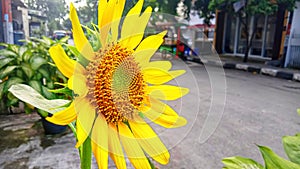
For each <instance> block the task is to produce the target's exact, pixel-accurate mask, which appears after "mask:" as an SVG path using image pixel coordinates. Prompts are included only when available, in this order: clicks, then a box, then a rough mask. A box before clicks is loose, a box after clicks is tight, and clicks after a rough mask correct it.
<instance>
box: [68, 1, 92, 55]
mask: <svg viewBox="0 0 300 169" xmlns="http://www.w3.org/2000/svg"><path fill="white" fill-rule="evenodd" d="M70 20H71V22H72V29H73V30H72V31H73V38H74V43H75V46H76V48H77V49H78V51H79V52H80V53H81V54H82V55H83V56H84V57H85V58H86V59H88V60H92V59H93V57H94V51H93V48H92V46H91V44H90V43H89V41H88V40H87V38H86V37H85V35H84V32H83V30H82V27H81V25H80V22H79V19H78V16H77V12H76V9H75V8H74V5H73V3H71V6H70Z"/></svg>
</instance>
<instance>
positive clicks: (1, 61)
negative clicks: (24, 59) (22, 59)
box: [0, 58, 14, 69]
mask: <svg viewBox="0 0 300 169" xmlns="http://www.w3.org/2000/svg"><path fill="white" fill-rule="evenodd" d="M13 60H14V58H3V59H0V69H1V68H2V67H4V66H5V65H7V64H8V63H9V62H11V61H13Z"/></svg>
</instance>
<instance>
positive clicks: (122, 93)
mask: <svg viewBox="0 0 300 169" xmlns="http://www.w3.org/2000/svg"><path fill="white" fill-rule="evenodd" d="M95 55H96V59H95V60H94V61H92V62H90V63H89V64H88V66H87V68H86V69H87V72H89V75H88V77H87V79H88V88H89V92H88V97H89V98H90V100H91V102H92V104H94V105H95V106H96V107H97V113H101V114H103V115H104V117H105V119H106V121H107V122H108V123H118V122H124V121H127V120H128V119H131V118H133V115H134V113H136V112H138V109H139V108H140V106H141V105H142V103H143V98H144V94H145V90H144V88H145V86H146V83H145V81H144V79H143V76H142V73H141V70H140V68H139V65H138V64H137V63H136V61H135V60H134V57H133V55H132V51H131V50H129V49H127V48H124V47H122V46H120V45H118V44H115V45H111V46H107V47H105V48H104V49H102V50H100V51H99V52H97V53H95Z"/></svg>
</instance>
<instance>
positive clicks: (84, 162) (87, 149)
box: [80, 137, 92, 169]
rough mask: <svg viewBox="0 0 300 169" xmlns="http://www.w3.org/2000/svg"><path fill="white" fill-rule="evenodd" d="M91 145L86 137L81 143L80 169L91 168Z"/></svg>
mask: <svg viewBox="0 0 300 169" xmlns="http://www.w3.org/2000/svg"><path fill="white" fill-rule="evenodd" d="M91 162H92V146H91V139H90V138H89V137H88V138H87V139H86V140H85V141H84V143H83V144H82V145H81V153H80V163H81V164H80V166H81V169H91Z"/></svg>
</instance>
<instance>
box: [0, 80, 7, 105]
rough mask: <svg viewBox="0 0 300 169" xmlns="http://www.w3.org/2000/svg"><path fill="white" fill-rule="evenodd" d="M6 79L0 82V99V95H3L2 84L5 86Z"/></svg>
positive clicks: (0, 97)
mask: <svg viewBox="0 0 300 169" xmlns="http://www.w3.org/2000/svg"><path fill="white" fill-rule="evenodd" d="M6 82H7V81H4V82H2V83H0V100H1V99H2V96H3V94H4V91H3V90H4V86H5V83H6Z"/></svg>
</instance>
